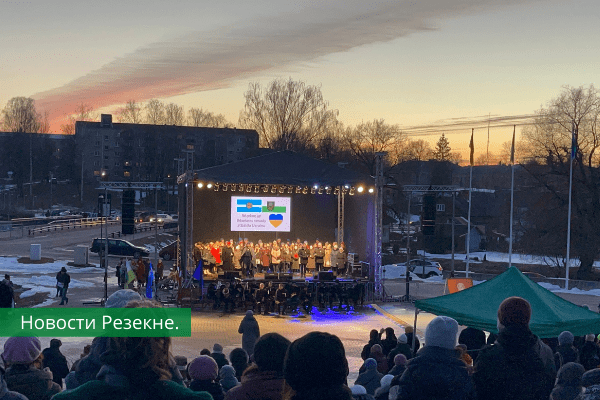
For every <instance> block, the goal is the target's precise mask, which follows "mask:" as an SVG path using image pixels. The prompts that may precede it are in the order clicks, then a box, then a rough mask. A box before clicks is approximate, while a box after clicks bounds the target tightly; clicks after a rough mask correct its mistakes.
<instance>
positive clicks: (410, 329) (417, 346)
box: [404, 326, 421, 357]
mask: <svg viewBox="0 0 600 400" xmlns="http://www.w3.org/2000/svg"><path fill="white" fill-rule="evenodd" d="M404 334H405V335H406V343H408V345H409V346H410V348H411V349H412V353H413V357H414V356H415V354H417V351H419V349H420V348H421V342H419V338H418V337H417V336H416V335H415V334H414V329H413V327H412V326H407V327H405V328H404ZM413 336H414V340H415V345H414V348H413Z"/></svg>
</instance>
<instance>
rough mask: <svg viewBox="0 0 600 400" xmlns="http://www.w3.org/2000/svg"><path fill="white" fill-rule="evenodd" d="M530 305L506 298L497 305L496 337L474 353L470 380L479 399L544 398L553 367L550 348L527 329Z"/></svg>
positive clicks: (552, 376) (530, 399)
mask: <svg viewBox="0 0 600 400" xmlns="http://www.w3.org/2000/svg"><path fill="white" fill-rule="evenodd" d="M531 314H532V310H531V305H530V304H529V302H528V301H527V300H525V299H523V298H521V297H509V298H507V299H505V300H504V301H503V302H502V303H501V304H500V306H499V307H498V322H497V324H498V337H497V338H496V341H495V343H494V344H493V345H491V346H487V347H484V348H483V349H482V350H481V351H480V352H479V355H478V356H477V360H476V361H475V365H474V369H475V372H474V373H473V380H474V381H475V387H476V389H477V396H478V398H479V399H480V400H509V399H510V400H521V399H522V400H537V399H540V400H547V399H548V398H549V396H550V392H551V391H552V388H553V386H554V379H555V377H556V366H555V364H554V356H553V354H552V350H550V348H549V347H548V346H547V345H546V344H544V343H543V342H542V341H541V340H540V339H539V338H538V337H537V336H535V335H534V334H533V333H532V332H531V330H530V329H529V321H530V319H531Z"/></svg>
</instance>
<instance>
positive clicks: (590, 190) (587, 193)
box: [522, 85, 600, 279]
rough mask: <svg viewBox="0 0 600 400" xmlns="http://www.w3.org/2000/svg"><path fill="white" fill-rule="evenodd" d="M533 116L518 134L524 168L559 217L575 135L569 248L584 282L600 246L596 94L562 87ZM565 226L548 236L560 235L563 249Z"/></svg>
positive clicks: (598, 109) (599, 111)
mask: <svg viewBox="0 0 600 400" xmlns="http://www.w3.org/2000/svg"><path fill="white" fill-rule="evenodd" d="M537 114H538V117H537V118H536V121H535V124H534V125H532V126H529V127H527V128H526V129H523V132H522V137H523V141H524V142H525V143H526V145H527V148H528V149H529V152H530V155H531V156H532V160H533V161H535V163H532V164H531V165H530V164H525V168H526V169H527V171H528V172H530V173H531V175H532V176H533V177H534V178H535V179H536V180H537V181H538V182H539V184H540V186H541V188H543V189H544V190H545V191H547V192H548V193H551V194H552V195H553V196H554V199H555V200H556V202H555V203H556V204H557V205H556V208H557V209H560V210H561V212H563V213H564V215H566V214H567V204H568V193H569V170H570V162H571V144H572V139H573V135H572V129H574V130H575V132H576V135H575V138H574V140H573V141H574V142H575V143H576V152H575V155H574V156H575V157H574V159H573V210H572V224H571V237H572V243H571V244H572V246H573V250H574V252H573V253H574V256H576V257H579V260H580V263H581V266H580V268H579V271H578V275H577V276H578V278H580V279H585V278H588V277H589V276H590V274H591V269H592V264H593V261H594V259H595V257H596V255H597V254H598V249H599V248H600V170H599V168H598V166H599V161H600V160H599V157H600V155H599V152H600V132H599V131H598V127H599V126H598V122H599V118H600V94H599V93H598V91H597V90H596V89H595V88H594V86H592V85H590V86H589V87H588V88H584V87H577V88H575V87H565V88H563V91H562V93H561V94H560V95H559V96H558V97H557V98H555V99H553V100H551V101H550V102H549V103H548V106H547V107H546V108H542V109H541V110H540V111H539V112H538V113H537ZM546 203H548V202H546ZM546 215H553V214H546ZM565 228H566V225H565V226H564V228H563V229H555V230H553V231H551V232H550V233H551V234H553V235H559V236H560V237H562V238H563V242H564V243H565V247H566V233H565Z"/></svg>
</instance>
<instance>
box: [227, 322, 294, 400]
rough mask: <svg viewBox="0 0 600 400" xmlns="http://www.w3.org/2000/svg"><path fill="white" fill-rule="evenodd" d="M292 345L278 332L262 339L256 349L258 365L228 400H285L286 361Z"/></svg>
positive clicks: (245, 374) (248, 369)
mask: <svg viewBox="0 0 600 400" xmlns="http://www.w3.org/2000/svg"><path fill="white" fill-rule="evenodd" d="M290 344H291V342H290V341H289V340H288V339H286V338H285V337H283V336H281V335H280V334H278V333H267V334H266V335H263V336H261V337H260V338H259V339H258V340H257V341H256V345H255V346H254V364H252V365H251V366H250V367H248V368H247V369H246V370H245V371H244V373H243V375H242V380H241V381H240V382H241V385H239V386H236V387H234V388H232V389H230V390H229V391H228V392H227V394H226V395H225V400H281V398H282V388H283V383H284V380H283V362H284V359H285V353H286V352H287V349H288V347H290Z"/></svg>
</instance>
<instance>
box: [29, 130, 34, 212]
mask: <svg viewBox="0 0 600 400" xmlns="http://www.w3.org/2000/svg"><path fill="white" fill-rule="evenodd" d="M32 146H33V133H30V134H29V197H31V208H32V209H33V208H35V205H34V203H33V150H32Z"/></svg>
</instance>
